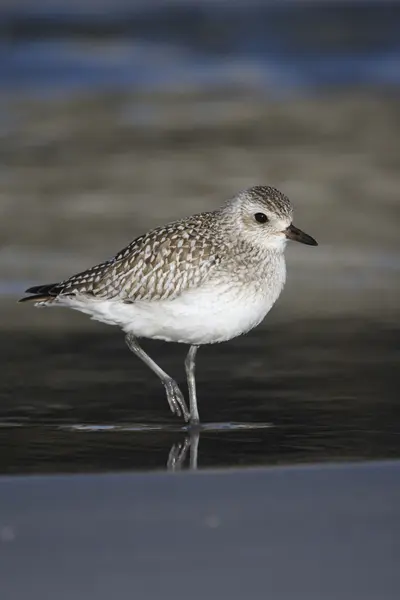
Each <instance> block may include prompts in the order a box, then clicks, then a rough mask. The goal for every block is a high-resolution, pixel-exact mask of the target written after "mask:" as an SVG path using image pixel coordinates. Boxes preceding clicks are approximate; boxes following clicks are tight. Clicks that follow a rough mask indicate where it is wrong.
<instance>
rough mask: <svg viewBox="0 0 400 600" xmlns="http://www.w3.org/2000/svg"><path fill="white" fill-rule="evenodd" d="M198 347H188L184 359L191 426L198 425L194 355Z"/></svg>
mask: <svg viewBox="0 0 400 600" xmlns="http://www.w3.org/2000/svg"><path fill="white" fill-rule="evenodd" d="M198 348H199V347H198V346H190V348H189V352H188V353H187V356H186V359H185V369H186V377H187V382H188V388H189V405H190V423H191V424H192V425H198V424H199V423H200V417H199V409H198V408H197V397H196V379H195V369H196V353H197V350H198Z"/></svg>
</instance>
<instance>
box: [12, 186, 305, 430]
mask: <svg viewBox="0 0 400 600" xmlns="http://www.w3.org/2000/svg"><path fill="white" fill-rule="evenodd" d="M292 212H293V209H292V205H291V203H290V201H289V199H288V198H287V197H286V196H285V195H284V194H282V193H281V192H280V191H278V190H277V189H275V188H273V187H269V186H255V187H252V188H250V189H248V190H245V191H243V192H241V193H239V194H238V195H237V196H236V197H234V198H233V199H231V200H229V201H228V202H226V203H225V204H224V205H223V206H222V207H221V208H219V209H217V210H215V211H213V212H203V213H200V214H198V215H194V216H190V217H187V218H184V219H181V220H179V221H175V222H173V223H170V224H168V225H165V226H163V227H158V228H157V229H153V230H152V231H150V232H149V233H146V234H144V235H142V236H140V237H138V238H137V239H135V240H134V241H133V242H131V243H130V244H129V245H128V246H127V247H126V248H124V249H123V250H121V251H120V252H118V254H117V255H116V256H115V257H114V258H112V259H110V260H107V261H105V262H103V263H101V264H99V265H96V266H94V267H92V268H90V269H88V270H86V271H83V272H82V273H78V274H77V275H73V276H72V277H70V278H68V279H65V280H64V281H61V282H60V283H51V284H47V285H39V286H35V287H31V288H29V289H28V290H26V293H28V294H32V295H31V296H28V297H24V298H22V299H21V300H20V302H26V301H33V302H34V303H35V305H36V306H66V307H69V308H73V309H75V310H79V311H81V312H84V313H87V314H89V315H90V316H91V318H92V319H95V320H98V321H102V322H103V323H108V324H110V325H118V326H119V327H121V328H122V330H123V331H124V332H125V335H126V343H127V345H128V347H129V349H130V350H131V351H132V352H133V353H134V354H136V356H138V357H139V358H140V359H141V360H142V361H143V362H144V363H145V364H146V365H147V366H148V367H150V369H151V370H152V371H154V373H155V374H156V375H157V376H158V377H159V378H160V380H161V382H162V384H163V385H164V387H165V391H166V395H167V399H168V403H169V406H170V409H171V411H172V412H173V413H175V414H177V415H178V416H180V415H182V416H183V418H184V419H185V421H190V423H191V424H198V423H199V412H198V407H197V398H196V381H195V359H196V353H197V350H198V348H199V346H202V345H203V344H215V343H217V342H225V341H227V340H230V339H232V338H234V337H236V336H239V335H242V334H244V333H247V332H248V331H250V330H251V329H253V327H256V326H257V325H258V324H259V323H260V322H261V321H262V320H263V319H264V317H265V316H266V314H267V313H268V312H269V311H270V309H271V307H272V306H273V304H274V303H275V301H276V300H277V298H278V297H279V295H280V293H281V291H282V288H283V286H284V284H285V279H286V266H285V258H284V250H285V246H286V242H287V240H288V239H291V240H295V241H297V242H302V243H303V244H309V245H311V246H316V245H317V242H316V241H315V240H314V239H313V238H312V237H310V236H309V235H307V234H306V233H304V232H302V231H301V230H300V229H297V228H296V227H295V226H294V225H293V224H292ZM141 337H144V338H152V339H158V340H165V341H167V342H180V343H183V344H189V345H190V348H189V351H188V353H187V356H186V359H185V370H186V376H187V383H188V390H189V407H190V410H188V409H187V406H186V403H185V400H184V397H183V394H182V392H181V390H180V389H179V387H178V385H177V383H176V382H175V380H174V379H172V377H170V376H169V375H168V374H167V373H166V372H165V371H163V370H162V369H161V368H160V367H159V366H158V364H157V363H155V362H154V361H153V360H152V359H151V358H150V356H149V355H148V354H147V353H146V352H144V350H143V349H142V348H141V346H140V345H139V342H138V338H141Z"/></svg>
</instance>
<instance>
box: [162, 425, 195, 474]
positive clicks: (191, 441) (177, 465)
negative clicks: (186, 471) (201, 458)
mask: <svg viewBox="0 0 400 600" xmlns="http://www.w3.org/2000/svg"><path fill="white" fill-rule="evenodd" d="M199 441H200V429H199V428H197V429H189V432H188V433H187V435H186V436H185V439H184V441H183V442H179V443H178V444H173V445H172V448H171V450H170V453H169V456H168V462H167V469H168V471H180V470H181V469H183V468H184V466H185V461H186V457H187V454H188V451H190V454H189V456H190V462H189V468H190V469H191V470H192V471H195V470H196V469H197V465H198V455H199Z"/></svg>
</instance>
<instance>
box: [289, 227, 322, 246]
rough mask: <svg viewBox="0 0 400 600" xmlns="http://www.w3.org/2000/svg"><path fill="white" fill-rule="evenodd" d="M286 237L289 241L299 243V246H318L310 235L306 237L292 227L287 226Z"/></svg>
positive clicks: (302, 232)
mask: <svg viewBox="0 0 400 600" xmlns="http://www.w3.org/2000/svg"><path fill="white" fill-rule="evenodd" d="M285 233H286V237H287V238H289V240H294V241H295V242H300V243H301V244H307V245H308V246H318V244H317V242H316V241H315V240H314V238H312V237H311V235H307V234H306V233H304V231H302V230H301V229H297V227H295V226H294V225H289V227H288V228H287V229H286V231H285Z"/></svg>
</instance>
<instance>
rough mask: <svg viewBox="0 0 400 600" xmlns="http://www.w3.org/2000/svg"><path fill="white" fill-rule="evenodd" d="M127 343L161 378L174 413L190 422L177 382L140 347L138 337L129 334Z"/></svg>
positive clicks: (126, 339)
mask: <svg viewBox="0 0 400 600" xmlns="http://www.w3.org/2000/svg"><path fill="white" fill-rule="evenodd" d="M125 341H126V343H127V346H128V348H129V350H131V351H132V352H133V353H134V354H136V356H138V357H139V358H140V359H141V360H142V361H143V362H144V363H145V364H146V365H147V366H148V367H150V369H151V370H152V371H153V372H154V373H155V374H156V375H157V376H158V377H159V379H160V380H161V383H162V384H163V386H164V387H165V391H166V393H167V400H168V404H169V407H170V409H171V411H172V412H173V413H175V414H176V415H178V416H181V415H182V416H183V418H184V419H185V421H189V418H190V414H189V411H188V409H187V406H186V403H185V400H184V397H183V394H182V392H181V390H180V389H179V387H178V384H177V383H176V381H174V380H173V379H172V377H170V376H169V375H168V374H167V373H166V372H165V371H163V370H162V369H161V367H159V366H158V364H157V363H156V362H154V360H153V359H151V358H150V356H149V355H148V354H146V352H145V351H144V350H143V348H142V347H141V346H140V345H139V343H138V341H137V339H136V337H135V336H134V335H132V334H131V333H127V334H126V337H125Z"/></svg>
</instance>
